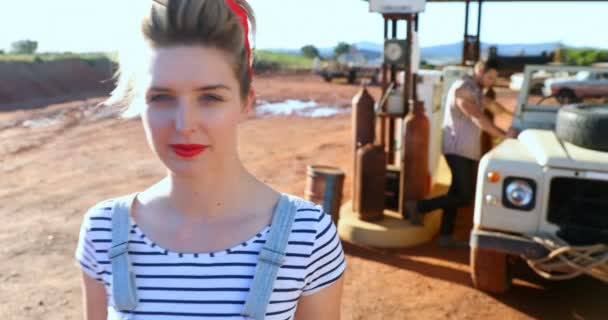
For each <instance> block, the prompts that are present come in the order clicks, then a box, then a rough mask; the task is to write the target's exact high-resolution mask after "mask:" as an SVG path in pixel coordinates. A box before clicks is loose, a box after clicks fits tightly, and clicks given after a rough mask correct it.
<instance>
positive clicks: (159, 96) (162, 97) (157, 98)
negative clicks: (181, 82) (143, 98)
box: [150, 94, 173, 102]
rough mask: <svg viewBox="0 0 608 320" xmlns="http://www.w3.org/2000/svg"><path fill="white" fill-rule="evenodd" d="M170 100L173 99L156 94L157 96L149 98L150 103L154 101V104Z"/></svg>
mask: <svg viewBox="0 0 608 320" xmlns="http://www.w3.org/2000/svg"><path fill="white" fill-rule="evenodd" d="M172 99H173V97H171V96H169V95H166V94H157V95H154V96H151V97H150V101H154V102H157V101H170V100H172Z"/></svg>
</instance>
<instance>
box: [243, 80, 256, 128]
mask: <svg viewBox="0 0 608 320" xmlns="http://www.w3.org/2000/svg"><path fill="white" fill-rule="evenodd" d="M254 105H255V91H254V90H253V88H251V89H250V90H249V94H248V95H247V100H246V101H245V104H244V105H243V109H242V110H241V121H245V120H247V119H248V118H249V114H250V113H251V111H252V110H253V106H254Z"/></svg>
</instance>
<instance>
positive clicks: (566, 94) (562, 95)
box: [555, 88, 580, 105]
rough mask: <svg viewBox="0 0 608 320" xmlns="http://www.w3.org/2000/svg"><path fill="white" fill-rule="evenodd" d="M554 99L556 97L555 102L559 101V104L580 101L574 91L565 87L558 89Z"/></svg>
mask: <svg viewBox="0 0 608 320" xmlns="http://www.w3.org/2000/svg"><path fill="white" fill-rule="evenodd" d="M555 99H557V102H559V103H560V104H561V105H566V104H571V103H577V102H580V99H579V98H578V97H577V96H576V93H574V91H572V90H571V89H567V88H566V89H561V90H559V91H558V92H557V94H556V95H555Z"/></svg>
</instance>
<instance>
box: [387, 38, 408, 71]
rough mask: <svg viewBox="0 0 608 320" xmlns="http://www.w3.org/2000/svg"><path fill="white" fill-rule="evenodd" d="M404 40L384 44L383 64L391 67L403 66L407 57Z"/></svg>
mask: <svg viewBox="0 0 608 320" xmlns="http://www.w3.org/2000/svg"><path fill="white" fill-rule="evenodd" d="M406 51H407V43H406V41H405V40H395V39H391V40H386V42H385V43H384V62H385V63H387V64H391V65H397V66H404V64H405V62H406V59H405V57H406V56H407V54H406Z"/></svg>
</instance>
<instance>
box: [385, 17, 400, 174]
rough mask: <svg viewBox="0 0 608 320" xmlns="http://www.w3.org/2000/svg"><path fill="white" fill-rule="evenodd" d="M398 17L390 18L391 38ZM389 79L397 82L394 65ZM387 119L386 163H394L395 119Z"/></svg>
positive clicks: (394, 37)
mask: <svg viewBox="0 0 608 320" xmlns="http://www.w3.org/2000/svg"><path fill="white" fill-rule="evenodd" d="M398 21H399V20H398V19H397V18H395V17H393V19H392V34H391V36H392V39H397V23H398ZM391 81H392V82H393V83H397V67H396V66H395V65H392V66H391ZM386 121H388V134H387V136H388V143H387V146H386V148H385V150H386V159H387V162H388V163H391V164H392V163H394V162H393V159H394V158H395V157H394V154H395V120H394V119H393V118H391V117H388V118H387V119H386Z"/></svg>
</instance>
